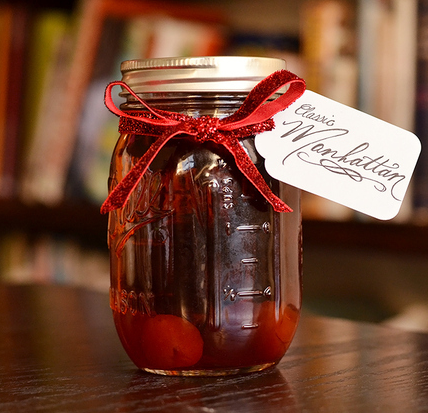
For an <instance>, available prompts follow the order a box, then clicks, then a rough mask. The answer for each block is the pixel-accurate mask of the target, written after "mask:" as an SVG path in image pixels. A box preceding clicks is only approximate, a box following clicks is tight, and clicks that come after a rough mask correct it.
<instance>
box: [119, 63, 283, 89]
mask: <svg viewBox="0 0 428 413" xmlns="http://www.w3.org/2000/svg"><path fill="white" fill-rule="evenodd" d="M285 67H286V64H285V61H284V60H282V59H277V58H270V57H248V56H208V57H185V58H184V57H183V58H182V57H173V58H153V59H139V60H127V61H125V62H123V63H122V65H121V68H120V69H121V72H122V81H123V82H125V83H127V84H128V86H130V87H131V88H132V89H133V90H134V91H135V92H136V93H160V92H238V93H239V92H249V91H250V90H251V89H252V88H253V87H254V86H255V85H256V84H257V83H259V82H260V81H261V80H262V79H264V78H265V77H266V76H269V75H270V74H271V73H273V72H275V71H277V70H281V69H285ZM125 94H126V93H125Z"/></svg>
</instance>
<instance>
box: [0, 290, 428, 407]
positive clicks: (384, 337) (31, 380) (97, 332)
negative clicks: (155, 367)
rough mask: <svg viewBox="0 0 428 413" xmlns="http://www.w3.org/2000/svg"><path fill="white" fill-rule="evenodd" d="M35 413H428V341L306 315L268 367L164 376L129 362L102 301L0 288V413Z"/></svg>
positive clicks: (85, 295)
mask: <svg viewBox="0 0 428 413" xmlns="http://www.w3.org/2000/svg"><path fill="white" fill-rule="evenodd" d="M39 411H40V412H55V413H56V412H74V411H77V412H82V413H85V412H88V413H89V412H90V413H96V412H172V413H179V412H191V413H193V412H195V413H196V412H201V413H202V412H204V413H215V412H243V413H252V412H264V413H267V412H369V413H371V412H387V413H389V412H400V413H401V412H410V413H413V412H422V411H428V335H426V334H415V333H408V332H404V331H400V330H394V329H389V328H386V327H381V326H376V325H371V324H363V323H356V322H351V321H345V320H338V319H329V318H319V317H312V316H305V317H303V319H302V321H301V323H300V325H299V328H298V333H297V335H296V338H295V340H294V342H293V344H292V346H291V347H290V349H289V351H288V352H287V354H286V356H285V357H284V358H283V360H282V361H281V363H280V364H279V365H278V366H277V367H275V368H272V369H270V370H267V371H264V372H260V373H254V374H250V375H245V376H234V377H224V378H185V377H163V376H155V375H150V374H147V373H142V372H140V371H138V370H137V369H136V368H135V367H134V365H133V364H132V363H131V362H130V361H129V360H128V358H127V356H126V354H125V353H124V351H123V350H122V348H121V345H120V343H119V340H118V338H117V336H116V332H115V330H114V326H113V322H112V317H111V312H110V309H109V307H108V298H107V295H103V294H99V293H96V292H91V291H85V290H82V289H78V288H72V287H61V286H0V412H4V413H6V412H12V413H14V412H39Z"/></svg>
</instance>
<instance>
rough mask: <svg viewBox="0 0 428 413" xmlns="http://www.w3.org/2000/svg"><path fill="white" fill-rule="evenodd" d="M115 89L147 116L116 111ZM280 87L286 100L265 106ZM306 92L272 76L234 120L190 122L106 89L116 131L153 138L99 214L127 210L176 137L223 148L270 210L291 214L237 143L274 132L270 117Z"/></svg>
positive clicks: (288, 76) (295, 81)
mask: <svg viewBox="0 0 428 413" xmlns="http://www.w3.org/2000/svg"><path fill="white" fill-rule="evenodd" d="M117 85H119V86H122V88H124V89H126V90H127V91H128V92H129V93H131V95H132V96H134V97H135V98H136V99H137V100H138V101H139V102H140V103H141V104H142V105H143V106H144V107H145V108H146V109H148V112H146V111H144V112H143V111H142V112H138V113H135V112H134V113H127V112H124V111H122V110H120V109H118V108H117V107H116V105H115V104H114V103H113V99H112V95H111V91H112V88H113V87H114V86H117ZM284 86H289V88H288V90H287V91H286V92H285V93H284V94H282V95H280V96H279V97H277V98H276V99H274V100H271V101H269V102H266V101H267V100H268V99H269V98H270V97H271V96H272V95H273V94H274V93H275V92H277V91H278V90H279V89H281V88H283V87H284ZM305 87H306V86H305V81H304V80H303V79H301V78H299V77H297V76H296V75H294V74H293V73H291V72H289V71H287V70H280V71H277V72H274V73H272V74H271V75H270V76H268V77H266V78H265V79H263V80H262V81H261V82H260V83H258V84H257V85H256V86H255V87H254V88H253V89H252V90H251V92H250V93H249V94H248V96H247V98H246V99H245V100H244V102H243V103H242V105H241V107H240V108H239V109H238V110H237V111H236V112H235V113H234V114H233V115H231V116H228V117H226V118H223V119H218V118H213V117H211V116H201V117H199V118H193V117H190V116H187V115H183V114H178V113H175V112H168V111H164V110H157V109H153V108H151V107H150V106H149V105H148V104H147V103H146V102H144V101H143V100H142V99H140V98H139V97H138V96H137V95H136V94H135V93H134V92H133V91H132V89H131V88H130V87H129V86H128V85H127V84H126V83H124V82H112V83H110V84H109V85H107V88H106V92H105V104H106V106H107V108H108V109H109V110H110V111H111V112H112V113H114V114H116V115H118V116H120V122H119V131H120V132H122V133H123V132H128V133H138V134H146V135H153V136H156V137H157V138H156V140H155V141H154V142H153V143H152V145H151V146H150V147H149V149H148V150H147V152H146V153H145V154H144V155H143V156H142V157H141V158H140V159H139V160H138V161H137V163H136V164H135V165H134V166H133V168H132V169H131V170H130V171H129V172H128V174H127V175H126V176H125V177H124V178H123V179H122V180H121V181H120V182H119V184H118V185H117V186H116V187H115V188H114V189H113V190H112V191H111V192H110V194H109V196H108V197H107V199H106V200H105V202H104V203H103V205H102V206H101V213H103V214H105V213H107V212H110V211H113V210H115V209H117V208H121V207H123V205H125V203H126V202H127V201H128V199H129V197H130V195H131V193H132V192H133V190H134V189H135V187H136V186H137V185H138V182H139V181H140V180H141V178H142V177H143V175H144V173H145V172H146V170H147V168H148V167H149V165H150V163H151V162H152V160H153V159H154V158H155V157H156V155H157V154H158V152H159V151H160V150H161V148H162V147H163V146H164V145H165V144H166V143H167V142H168V141H169V140H170V139H172V138H174V137H175V136H177V135H179V136H180V137H186V138H188V139H193V140H195V141H197V142H204V141H207V140H210V141H213V142H215V143H217V144H221V145H223V146H224V147H225V148H226V149H227V150H228V151H229V152H230V153H231V154H232V155H233V157H234V158H235V161H236V164H237V166H238V168H239V169H240V171H241V172H242V173H243V174H244V175H245V176H246V177H247V178H248V180H249V181H250V182H251V183H252V184H253V185H254V186H255V187H256V188H257V189H258V190H259V192H260V193H261V194H262V195H263V196H264V197H265V198H266V199H267V201H269V203H270V204H271V205H272V206H273V209H274V210H275V211H277V212H290V211H291V208H290V207H289V206H288V205H287V204H286V203H284V202H283V201H282V200H281V199H279V198H278V197H277V196H276V195H274V194H273V192H272V191H271V189H270V188H269V186H268V185H267V184H266V181H265V180H264V179H263V177H262V176H261V175H260V173H259V171H258V170H257V168H256V167H255V165H254V164H253V162H252V161H251V159H250V158H249V156H248V154H247V153H246V152H245V150H244V149H243V147H242V146H241V144H240V143H239V139H241V138H245V137H248V136H251V135H255V134H257V133H261V132H263V131H267V130H272V129H273V128H274V122H273V120H272V116H273V115H275V114H276V113H278V112H280V111H282V110H284V109H285V108H287V107H288V106H289V105H291V104H292V103H293V102H294V101H295V100H296V99H297V98H299V97H300V96H301V95H302V94H303V92H304V91H305ZM265 102H266V103H265Z"/></svg>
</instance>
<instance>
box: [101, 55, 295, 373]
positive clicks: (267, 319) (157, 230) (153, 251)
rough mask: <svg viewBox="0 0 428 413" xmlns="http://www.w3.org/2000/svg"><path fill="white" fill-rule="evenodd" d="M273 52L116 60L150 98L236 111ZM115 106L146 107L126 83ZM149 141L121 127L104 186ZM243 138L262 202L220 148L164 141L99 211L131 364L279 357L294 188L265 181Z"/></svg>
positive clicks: (159, 369) (214, 369) (242, 366)
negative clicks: (125, 189)
mask: <svg viewBox="0 0 428 413" xmlns="http://www.w3.org/2000/svg"><path fill="white" fill-rule="evenodd" d="M284 66H285V62H284V61H283V60H280V59H271V58H250V57H212V58H186V59H178V58H175V59H167V58H165V59H150V60H136V61H126V62H123V63H122V65H121V70H122V75H123V78H122V80H123V81H124V82H125V83H127V85H128V86H130V87H131V88H132V89H133V91H134V92H135V93H137V94H138V96H139V97H140V98H142V99H143V100H144V101H146V102H147V103H148V104H149V105H150V106H152V107H154V108H157V109H162V110H168V111H172V112H178V113H183V114H186V115H189V116H192V117H199V116H204V115H209V116H212V117H218V118H223V117H225V116H228V115H231V114H232V113H234V112H235V111H236V110H237V109H238V108H239V107H240V105H241V104H242V102H243V100H244V99H245V97H246V96H247V94H248V92H249V91H250V90H251V89H252V88H253V87H254V86H255V85H256V83H258V82H259V81H260V80H262V79H263V78H265V77H266V76H268V75H269V74H271V73H272V72H274V71H276V70H278V69H284ZM121 95H123V96H124V97H125V98H126V102H125V103H123V104H122V105H121V110H123V111H125V112H127V111H132V112H135V111H140V110H146V109H145V108H144V107H143V106H142V105H141V103H140V102H138V101H137V100H136V99H135V98H134V97H133V96H132V95H131V94H129V93H127V91H126V90H125V89H124V90H123V91H122V93H121ZM154 139H155V138H153V137H151V136H146V135H140V134H135V133H122V134H121V135H120V137H119V140H118V142H117V145H116V147H115V149H114V153H113V156H112V163H111V170H110V178H109V190H110V191H111V190H113V188H114V187H115V186H116V185H117V184H118V182H120V181H121V180H122V179H123V177H124V176H125V175H126V174H127V173H128V172H129V171H130V169H131V168H132V167H133V166H134V165H135V163H136V162H137V161H138V160H139V159H140V158H141V156H142V155H143V154H144V153H145V152H146V151H147V149H148V148H149V146H150V144H151V143H152V142H153V141H154ZM241 143H242V145H243V147H244V149H245V151H246V152H247V154H248V155H249V156H250V158H251V160H252V161H253V163H254V164H255V165H256V166H257V168H258V170H259V172H260V173H261V175H262V176H263V177H264V179H265V180H266V182H267V183H268V185H269V186H270V187H271V189H272V190H273V192H274V193H275V194H277V195H278V196H279V197H280V198H281V199H283V200H284V201H285V202H286V203H287V204H288V205H289V206H290V207H291V208H292V209H293V212H288V213H278V212H274V210H273V208H272V206H271V205H270V204H269V203H268V202H267V201H266V200H265V199H264V198H263V196H262V195H261V194H260V193H259V192H258V190H257V189H256V188H255V187H254V186H253V185H252V184H251V183H250V182H249V181H248V180H247V178H246V177H245V176H244V175H243V174H242V173H241V172H240V170H239V169H238V168H237V166H236V164H235V161H234V158H233V156H232V155H231V154H230V153H229V152H228V151H227V150H226V149H225V148H224V147H223V146H222V145H219V144H215V143H213V142H205V143H196V142H193V141H191V140H189V139H186V138H179V137H174V138H173V139H171V140H170V141H169V142H168V143H167V144H166V145H165V146H164V147H163V148H162V149H161V151H160V152H159V153H158V155H157V156H156V158H155V159H154V160H153V162H152V163H151V164H150V166H149V168H148V170H147V172H146V173H145V174H144V176H143V178H142V179H141V181H140V182H139V183H138V185H137V187H136V188H135V189H134V191H133V192H132V195H131V197H130V199H129V201H128V202H127V203H126V204H125V206H124V207H123V208H120V209H117V210H115V211H112V212H110V213H109V226H108V237H109V238H108V243H109V249H110V257H111V288H110V306H111V308H112V310H113V316H114V321H115V325H116V328H117V331H118V334H119V337H120V339H121V341H122V344H123V346H124V348H125V350H126V352H127V353H128V355H129V357H130V358H131V359H132V360H133V362H134V363H135V364H136V366H137V367H139V368H140V369H142V370H145V371H148V372H153V373H158V374H167V375H226V374H236V373H241V372H242V373H245V372H251V371H259V370H262V369H265V368H267V367H269V366H272V365H275V364H276V363H278V362H279V361H280V360H281V358H282V357H283V355H284V353H285V351H286V350H287V348H288V347H289V345H290V342H291V340H292V338H293V335H294V332H295V330H296V326H297V322H298V319H299V313H300V305H301V214H300V193H299V190H298V189H296V188H293V187H291V186H287V185H285V184H282V183H279V182H278V181H276V180H274V179H273V178H271V177H270V176H269V175H268V174H267V173H266V171H265V169H264V162H263V159H262V158H261V157H260V156H259V155H258V153H257V151H256V150H255V147H254V136H248V137H247V138H245V139H242V140H241Z"/></svg>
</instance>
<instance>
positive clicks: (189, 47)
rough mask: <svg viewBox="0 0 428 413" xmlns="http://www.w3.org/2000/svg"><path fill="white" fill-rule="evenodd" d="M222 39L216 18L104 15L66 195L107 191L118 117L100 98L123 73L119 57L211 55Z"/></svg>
mask: <svg viewBox="0 0 428 413" xmlns="http://www.w3.org/2000/svg"><path fill="white" fill-rule="evenodd" d="M109 39H110V40H109ZM103 44H105V46H106V47H105V48H104V47H103ZM223 45H224V36H223V33H222V30H221V28H220V27H219V25H218V24H217V23H215V24H212V23H210V22H208V23H207V22H201V21H193V20H186V19H183V18H175V17H173V16H162V15H150V16H137V17H134V18H129V19H126V20H116V19H107V20H106V21H105V22H104V26H103V31H102V35H101V41H100V45H99V48H98V55H97V59H96V61H95V63H94V70H93V74H92V76H91V79H90V81H89V84H88V88H87V91H86V95H85V99H84V106H83V110H82V113H81V116H80V121H79V125H78V131H77V136H76V146H75V148H74V155H73V159H72V162H71V164H70V169H69V175H68V182H67V196H71V197H83V198H85V199H89V200H90V201H92V202H95V203H97V204H101V203H102V202H103V200H104V199H105V197H106V196H107V177H108V174H109V167H110V161H111V155H112V152H113V148H114V146H115V144H116V141H117V139H118V136H119V135H118V119H117V117H116V116H114V115H112V114H111V113H110V112H109V111H108V110H107V109H106V108H105V106H104V104H103V101H102V98H103V96H104V90H105V87H106V85H107V84H108V83H109V82H111V81H112V80H119V79H120V78H121V73H120V63H121V62H122V61H124V60H129V59H141V58H152V57H167V56H208V55H215V54H219V53H221V52H222V50H223ZM106 58H107V59H108V62H106ZM101 68H102V69H101ZM114 99H115V100H116V104H117V105H119V104H120V103H121V99H120V98H119V97H118V96H115V97H114Z"/></svg>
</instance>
